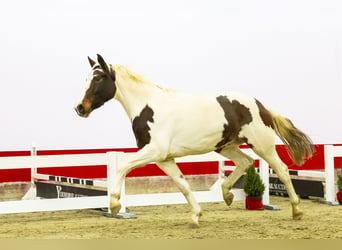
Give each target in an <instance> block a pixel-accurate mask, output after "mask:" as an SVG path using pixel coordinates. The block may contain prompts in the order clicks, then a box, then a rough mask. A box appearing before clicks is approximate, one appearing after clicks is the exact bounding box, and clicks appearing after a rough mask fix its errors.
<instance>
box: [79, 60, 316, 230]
mask: <svg viewBox="0 0 342 250" xmlns="http://www.w3.org/2000/svg"><path fill="white" fill-rule="evenodd" d="M88 61H89V64H90V66H91V72H90V73H89V75H88V77H87V80H86V81H87V85H86V88H85V90H84V93H83V94H82V97H81V100H80V101H79V102H77V104H76V106H75V107H74V109H75V110H76V112H77V114H78V115H79V116H81V117H84V118H86V117H88V116H89V115H90V114H91V112H92V111H93V110H95V109H97V108H99V107H101V106H102V105H103V104H104V103H105V102H107V101H109V100H111V99H116V100H117V101H118V102H119V103H120V104H121V105H122V107H123V108H124V110H125V111H126V113H127V115H128V117H129V119H130V121H131V123H132V129H133V133H134V136H135V138H136V143H137V146H138V148H139V150H138V151H137V152H136V153H134V154H132V156H130V157H129V158H127V159H126V160H125V161H124V162H123V163H122V164H121V165H120V166H118V169H117V172H116V175H115V176H114V187H113V189H112V190H111V193H110V197H111V198H110V210H111V213H112V215H116V214H117V213H118V212H119V210H120V208H121V204H120V193H121V187H122V183H123V180H124V178H125V176H126V174H127V173H128V172H129V171H131V170H132V169H134V168H137V167H143V166H145V165H147V164H149V163H151V162H155V163H156V164H157V166H158V167H159V168H160V169H161V170H162V171H164V172H165V173H166V174H167V175H168V176H169V177H171V179H172V180H173V181H174V183H175V184H176V186H177V187H178V188H179V190H180V191H181V192H182V193H183V195H184V196H185V198H186V200H187V202H188V203H189V205H190V206H191V222H190V226H192V227H198V226H199V219H200V216H201V214H202V212H201V207H200V206H199V204H198V202H197V201H196V200H195V198H194V196H193V194H192V192H191V190H190V186H189V183H188V182H187V181H186V179H185V178H184V176H183V174H182V172H181V171H180V169H179V168H178V166H177V164H176V162H175V158H177V157H182V156H186V155H195V154H203V153H208V152H211V151H215V152H216V153H218V154H221V155H222V156H224V157H226V158H228V159H230V160H232V161H233V162H234V163H235V165H236V169H235V170H234V171H233V173H232V174H230V175H229V176H228V177H227V178H226V179H225V180H224V182H223V183H222V186H221V187H222V195H223V199H224V201H225V202H226V204H227V205H228V206H229V205H231V203H232V201H233V198H234V196H233V194H232V193H231V192H230V190H231V188H232V186H233V184H234V183H235V182H236V181H237V180H238V179H239V178H240V177H241V176H242V175H243V174H244V173H245V171H246V170H247V169H248V168H249V167H250V166H253V165H254V161H253V159H252V158H251V157H250V156H248V155H247V154H245V153H243V152H242V151H241V150H240V149H239V146H240V145H241V144H244V143H245V144H247V145H249V146H250V147H251V148H252V149H253V151H254V152H255V153H256V154H257V155H259V156H260V157H261V158H263V159H264V160H265V161H266V162H267V163H268V164H269V165H270V166H271V167H272V168H273V170H274V171H275V172H276V174H277V175H278V177H279V178H280V180H281V181H282V182H283V183H284V184H285V186H286V190H287V192H288V195H289V199H290V203H291V205H292V217H293V219H294V220H299V219H301V218H302V216H303V212H302V210H301V209H300V207H299V203H300V199H299V197H298V196H297V195H296V192H295V190H294V187H293V185H292V182H291V179H290V176H289V173H288V167H287V166H286V165H285V163H283V162H282V160H281V159H280V158H279V156H278V154H277V152H276V149H275V136H276V135H277V136H278V137H279V138H280V139H281V140H282V141H283V143H284V144H285V145H286V148H287V151H288V152H289V155H290V156H291V158H292V159H293V161H294V162H295V163H296V164H297V165H301V164H303V162H304V161H305V160H306V159H308V158H310V157H311V156H312V154H313V153H314V147H313V144H312V141H311V139H310V138H309V136H307V135H306V134H305V133H303V132H302V131H301V130H300V129H298V128H296V127H295V126H294V124H293V123H292V122H291V121H290V120H289V119H288V118H285V117H283V116H281V115H279V114H277V113H275V112H273V111H271V110H270V109H268V108H266V107H265V106H264V105H263V104H262V103H261V102H260V101H259V100H257V99H255V98H253V97H250V96H246V95H243V94H240V93H235V92H228V93H225V94H221V95H214V94H190V93H180V92H177V91H175V90H173V89H169V88H165V87H162V86H159V85H156V84H154V83H152V82H150V81H148V80H146V79H145V78H144V77H143V76H142V75H140V74H138V73H136V72H133V71H132V70H130V69H129V68H127V67H125V66H122V65H112V64H108V63H107V62H105V60H104V59H103V57H102V56H101V55H99V54H97V62H96V61H94V60H93V59H91V58H90V57H88Z"/></svg>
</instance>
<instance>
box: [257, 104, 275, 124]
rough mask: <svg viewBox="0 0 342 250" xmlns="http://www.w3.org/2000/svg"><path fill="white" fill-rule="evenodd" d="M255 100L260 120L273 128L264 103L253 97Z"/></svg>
mask: <svg viewBox="0 0 342 250" xmlns="http://www.w3.org/2000/svg"><path fill="white" fill-rule="evenodd" d="M255 102H256V104H257V106H258V109H259V115H260V117H261V120H262V121H263V123H264V124H265V126H268V127H271V128H273V129H274V124H273V118H272V114H271V112H270V111H268V110H267V109H266V108H265V106H264V105H262V103H261V102H259V101H258V100H257V99H255Z"/></svg>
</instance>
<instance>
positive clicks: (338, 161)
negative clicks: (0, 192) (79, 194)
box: [0, 145, 342, 182]
mask: <svg viewBox="0 0 342 250" xmlns="http://www.w3.org/2000/svg"><path fill="white" fill-rule="evenodd" d="M243 147H245V146H243ZM315 148H316V152H315V154H314V155H313V157H312V158H311V159H309V160H307V161H306V162H305V163H304V164H303V165H302V166H297V165H295V164H294V163H293V162H292V160H291V159H290V157H289V155H288V153H287V152H286V149H285V147H284V146H283V145H277V151H278V154H279V155H280V157H281V159H282V160H283V161H284V162H285V163H286V164H287V165H288V166H289V169H324V145H316V146H315ZM108 151H124V152H135V151H137V149H135V148H125V149H73V150H39V151H38V152H37V154H38V155H60V154H89V153H105V152H108ZM28 155H30V151H3V152H0V157H6V156H28ZM226 164H227V165H232V163H231V162H229V161H227V162H226ZM179 166H180V168H181V170H182V172H183V173H184V174H185V175H190V174H214V173H217V171H218V170H217V169H218V165H217V163H213V162H203V163H181V164H179ZM340 167H342V157H341V158H335V168H340ZM38 172H39V173H44V174H50V175H59V176H70V177H77V178H105V177H106V166H88V167H77V166H76V167H63V168H42V169H39V170H38ZM163 175H165V174H164V173H163V172H162V171H161V170H160V169H159V168H158V167H157V166H155V165H154V164H150V165H147V166H145V167H142V168H137V169H134V170H133V171H131V172H130V173H129V174H128V176H129V177H133V176H163ZM30 180H31V177H30V169H14V170H0V182H17V181H30Z"/></svg>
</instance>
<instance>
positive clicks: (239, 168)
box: [219, 146, 254, 206]
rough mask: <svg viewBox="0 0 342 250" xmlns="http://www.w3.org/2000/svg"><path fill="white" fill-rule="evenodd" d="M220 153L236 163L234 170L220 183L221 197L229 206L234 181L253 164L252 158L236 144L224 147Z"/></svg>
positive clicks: (232, 196)
mask: <svg viewBox="0 0 342 250" xmlns="http://www.w3.org/2000/svg"><path fill="white" fill-rule="evenodd" d="M219 153H220V154H221V155H223V156H225V157H227V158H229V159H230V160H232V161H233V162H234V164H235V165H236V168H235V170H234V171H233V173H231V174H230V175H229V176H228V178H227V179H226V180H225V181H224V182H223V183H222V194H223V199H224V201H225V202H226V204H227V205H228V206H229V205H230V204H231V203H232V202H233V199H234V195H233V193H231V192H230V190H231V188H232V187H233V185H234V183H235V182H236V181H237V180H238V179H239V178H240V177H241V176H242V175H243V174H244V173H245V172H246V170H247V168H248V167H250V166H253V164H254V160H253V159H252V158H251V157H250V156H248V155H247V154H245V153H243V152H242V151H241V150H240V149H239V148H238V147H237V146H234V147H227V148H224V149H223V150H221V151H220V152H219Z"/></svg>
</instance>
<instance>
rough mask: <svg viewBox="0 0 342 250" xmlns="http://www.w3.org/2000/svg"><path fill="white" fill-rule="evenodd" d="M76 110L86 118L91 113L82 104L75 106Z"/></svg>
mask: <svg viewBox="0 0 342 250" xmlns="http://www.w3.org/2000/svg"><path fill="white" fill-rule="evenodd" d="M75 111H76V113H77V114H78V115H79V116H81V117H84V118H87V117H88V116H89V114H90V112H89V111H87V110H86V108H85V107H84V106H83V105H82V104H79V105H77V106H76V107H75Z"/></svg>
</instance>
